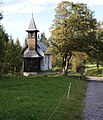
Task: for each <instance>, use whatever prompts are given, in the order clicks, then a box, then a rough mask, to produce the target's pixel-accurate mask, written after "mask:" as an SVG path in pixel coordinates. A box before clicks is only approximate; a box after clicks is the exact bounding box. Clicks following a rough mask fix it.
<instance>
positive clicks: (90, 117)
mask: <svg viewBox="0 0 103 120" xmlns="http://www.w3.org/2000/svg"><path fill="white" fill-rule="evenodd" d="M88 78H89V80H90V82H89V83H88V88H87V93H86V98H85V109H84V120H103V78H99V77H88Z"/></svg>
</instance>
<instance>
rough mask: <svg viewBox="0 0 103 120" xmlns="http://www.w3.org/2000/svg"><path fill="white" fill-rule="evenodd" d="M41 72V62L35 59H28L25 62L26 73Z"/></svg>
mask: <svg viewBox="0 0 103 120" xmlns="http://www.w3.org/2000/svg"><path fill="white" fill-rule="evenodd" d="M39 71H40V60H39V59H38V58H35V59H30V58H29V59H26V60H25V61H24V72H39Z"/></svg>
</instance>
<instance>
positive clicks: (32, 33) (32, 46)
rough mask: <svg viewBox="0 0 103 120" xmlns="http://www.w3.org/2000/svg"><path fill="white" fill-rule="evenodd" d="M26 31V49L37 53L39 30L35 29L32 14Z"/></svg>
mask: <svg viewBox="0 0 103 120" xmlns="http://www.w3.org/2000/svg"><path fill="white" fill-rule="evenodd" d="M26 31H27V32H28V48H29V50H31V51H32V50H35V51H37V33H38V32H39V30H37V28H36V25H35V21H34V18H33V14H32V18H31V21H30V24H29V28H28V30H26Z"/></svg>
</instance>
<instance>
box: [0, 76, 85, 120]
mask: <svg viewBox="0 0 103 120" xmlns="http://www.w3.org/2000/svg"><path fill="white" fill-rule="evenodd" d="M70 82H71V91H70V96H69V99H67V90H68V86H69V84H70ZM86 85H87V82H86V81H84V80H78V78H77V77H70V76H62V75H40V76H29V77H15V78H13V77H11V78H6V79H2V80H0V120H83V116H82V109H83V98H84V97H85V90H86ZM60 100H61V102H60ZM59 102H60V104H59V106H58V107H57V109H56V111H55V112H54V114H53V116H52V117H51V119H49V118H50V116H51V114H52V113H53V111H54V109H55V108H56V106H57V105H58V103H59Z"/></svg>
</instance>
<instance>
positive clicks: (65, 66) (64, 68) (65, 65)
mask: <svg viewBox="0 0 103 120" xmlns="http://www.w3.org/2000/svg"><path fill="white" fill-rule="evenodd" d="M70 58H71V55H70V56H69V58H68V56H67V54H65V55H64V56H62V74H63V75H65V74H67V73H68V67H69V60H70Z"/></svg>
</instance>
